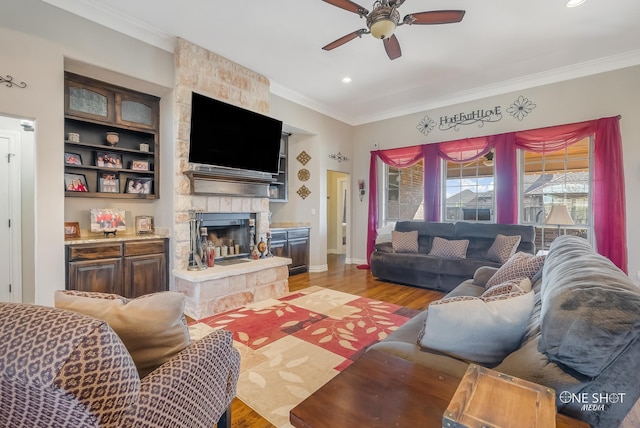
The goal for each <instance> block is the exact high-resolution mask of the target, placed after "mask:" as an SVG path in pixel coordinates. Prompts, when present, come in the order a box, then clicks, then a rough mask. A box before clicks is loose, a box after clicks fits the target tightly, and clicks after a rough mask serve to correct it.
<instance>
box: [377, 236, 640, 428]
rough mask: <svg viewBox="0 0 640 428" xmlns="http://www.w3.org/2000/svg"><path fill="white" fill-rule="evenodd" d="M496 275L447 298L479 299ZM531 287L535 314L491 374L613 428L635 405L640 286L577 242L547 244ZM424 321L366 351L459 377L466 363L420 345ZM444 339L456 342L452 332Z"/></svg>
mask: <svg viewBox="0 0 640 428" xmlns="http://www.w3.org/2000/svg"><path fill="white" fill-rule="evenodd" d="M494 271H496V269H492V268H482V269H480V270H479V271H478V273H477V274H476V276H475V278H474V279H472V280H467V281H464V282H462V283H461V284H460V285H459V286H458V287H457V288H456V289H455V290H453V291H452V292H451V293H449V295H447V296H445V297H455V296H457V297H458V298H461V296H479V295H480V294H481V293H483V292H484V291H485V287H484V284H485V283H486V281H487V279H488V278H490V277H491V275H492V274H493V273H494ZM532 282H533V292H534V298H533V309H532V310H530V311H531V315H530V318H529V323H528V326H527V327H526V329H525V330H524V334H523V336H522V339H521V342H520V345H519V346H517V347H516V349H515V350H514V351H513V352H511V353H509V354H508V355H507V356H506V358H504V359H503V360H502V361H500V362H499V363H498V364H494V365H492V368H493V369H494V370H497V371H500V372H503V373H506V374H509V375H512V376H516V377H519V378H522V379H526V380H529V381H532V382H535V383H538V384H541V385H546V386H548V387H551V388H553V389H555V391H556V404H557V408H558V411H559V412H561V413H564V414H567V415H569V416H572V417H575V418H577V419H580V420H583V421H586V422H588V423H590V424H591V425H592V426H594V427H602V428H613V427H617V426H619V425H620V423H621V422H622V421H623V419H624V418H625V416H626V415H627V413H628V412H629V411H630V409H631V408H632V407H633V406H634V403H636V402H638V403H640V400H638V398H639V397H640V287H638V286H637V285H635V284H634V283H633V282H631V281H630V279H629V278H628V277H627V276H626V275H625V274H624V273H623V272H621V271H620V270H619V269H618V268H617V267H615V266H614V265H613V263H611V262H610V261H609V260H608V259H606V258H605V257H603V256H601V255H599V254H597V253H596V252H595V251H594V250H593V249H592V248H591V246H590V245H589V244H588V242H587V241H586V240H584V239H582V238H579V237H575V236H563V237H560V238H558V239H556V240H555V241H554V242H553V244H552V245H551V248H550V251H549V254H548V255H547V256H546V259H545V261H544V266H543V268H542V269H541V272H540V273H538V274H536V275H535V276H534V277H533V279H532ZM529 294H530V293H529ZM462 298H464V297H462ZM432 305H433V303H432ZM432 308H433V306H432ZM427 315H428V310H425V311H423V312H422V313H421V314H420V315H418V316H416V317H415V318H413V319H411V320H410V321H409V322H407V323H406V324H404V325H403V326H401V327H400V328H399V329H398V330H397V331H395V332H393V333H392V334H391V335H389V337H388V338H386V339H385V340H383V341H381V342H379V343H377V344H375V345H373V346H372V347H371V348H370V349H377V350H379V351H383V352H388V353H391V354H394V355H396V356H399V357H401V358H404V359H407V360H411V361H414V362H416V363H419V364H423V365H427V366H429V367H432V368H435V369H437V370H440V371H443V372H445V373H448V374H451V375H453V376H456V377H459V378H461V377H462V376H463V375H464V373H465V371H466V369H467V366H468V361H465V360H463V359H460V358H457V356H452V355H450V353H448V352H446V351H444V350H442V349H440V350H439V352H436V351H434V350H430V349H427V348H425V347H422V346H420V345H419V344H418V340H419V337H422V334H423V333H424V330H423V329H424V326H425V322H427V323H428V322H429V321H428V317H427ZM432 315H433V314H432ZM460 315H461V316H468V314H460ZM446 334H447V336H448V338H450V340H451V341H455V340H456V338H457V334H456V331H455V330H454V328H453V327H452V328H450V329H448V331H447V332H446ZM489 337H491V336H490V335H489ZM447 340H449V339H447ZM489 340H491V339H489ZM485 365H486V364H485ZM565 391H566V392H565ZM563 392H564V394H563ZM638 405H640V404H638Z"/></svg>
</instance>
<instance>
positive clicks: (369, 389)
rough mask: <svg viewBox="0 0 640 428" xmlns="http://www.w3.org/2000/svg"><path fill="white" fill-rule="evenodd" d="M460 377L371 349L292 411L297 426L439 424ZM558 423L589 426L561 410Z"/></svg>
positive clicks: (412, 425)
mask: <svg viewBox="0 0 640 428" xmlns="http://www.w3.org/2000/svg"><path fill="white" fill-rule="evenodd" d="M459 382H460V379H457V378H454V377H452V376H449V375H446V374H444V373H440V372H438V371H436V370H433V369H430V368H428V367H424V366H421V365H419V364H414V363H411V362H410V361H407V360H404V359H402V358H398V357H394V356H393V355H390V354H387V353H384V352H379V351H375V350H371V351H369V352H367V353H365V354H364V355H363V356H362V357H360V358H359V359H358V360H357V361H356V362H354V363H353V364H352V365H351V366H349V367H348V368H347V369H346V370H344V371H343V372H342V373H340V374H338V375H337V376H336V377H334V378H333V379H332V380H330V381H329V382H328V383H327V384H325V385H324V386H322V387H321V388H320V389H319V390H317V391H316V392H315V393H314V394H312V395H311V396H310V397H309V398H307V399H306V400H304V401H303V402H302V403H300V404H299V405H297V406H296V407H295V408H294V409H293V410H291V413H290V414H289V420H290V421H291V424H292V425H293V426H294V427H296V428H322V427H341V426H366V427H384V428H388V427H400V428H402V427H414V426H415V427H429V428H431V427H441V426H442V415H443V414H444V411H445V409H446V408H447V405H448V404H449V401H451V398H452V397H453V394H454V392H455V391H456V388H457V387H458V383H459ZM556 426H557V427H558V428H568V427H584V428H587V427H589V425H588V424H586V423H584V422H582V421H578V420H575V419H572V418H569V417H567V416H564V415H560V414H558V416H557V425H556Z"/></svg>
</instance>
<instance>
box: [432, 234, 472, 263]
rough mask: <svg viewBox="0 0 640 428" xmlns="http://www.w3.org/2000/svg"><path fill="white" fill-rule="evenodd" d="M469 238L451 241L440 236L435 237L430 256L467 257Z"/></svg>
mask: <svg viewBox="0 0 640 428" xmlns="http://www.w3.org/2000/svg"><path fill="white" fill-rule="evenodd" d="M468 246H469V240H468V239H460V240H457V241H449V240H447V239H444V238H440V237H439V236H435V237H434V238H433V243H432V244H431V251H429V255H430V256H437V257H446V258H448V259H466V258H467V247H468Z"/></svg>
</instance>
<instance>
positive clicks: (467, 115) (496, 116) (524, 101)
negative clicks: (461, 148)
mask: <svg viewBox="0 0 640 428" xmlns="http://www.w3.org/2000/svg"><path fill="white" fill-rule="evenodd" d="M534 108H536V105H535V104H534V103H533V102H532V101H531V100H530V99H528V98H526V97H524V96H522V95H520V96H519V97H518V98H517V99H516V100H515V101H514V102H512V103H511V105H510V106H509V107H508V108H507V109H506V110H507V113H509V114H510V115H511V116H512V117H513V118H515V119H518V120H523V119H524V118H525V117H527V116H528V115H529V114H530V113H531V112H532V111H533V109H534ZM502 111H503V107H501V106H495V107H492V108H488V109H477V110H473V111H468V112H460V113H456V114H454V115H452V116H447V115H445V116H440V123H437V122H436V121H435V120H433V119H432V118H430V117H429V116H428V115H425V116H424V117H423V118H422V119H421V120H420V122H418V125H417V126H416V128H417V129H418V131H420V133H421V134H424V135H428V134H429V133H430V132H431V131H433V130H434V129H435V128H436V125H438V129H439V130H441V131H448V130H450V129H453V130H454V131H459V130H460V125H472V124H474V123H477V124H478V128H482V127H483V126H484V125H485V123H492V122H498V121H500V120H502Z"/></svg>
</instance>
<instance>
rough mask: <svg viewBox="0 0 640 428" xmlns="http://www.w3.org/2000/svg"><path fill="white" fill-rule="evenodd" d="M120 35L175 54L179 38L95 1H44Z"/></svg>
mask: <svg viewBox="0 0 640 428" xmlns="http://www.w3.org/2000/svg"><path fill="white" fill-rule="evenodd" d="M42 1H44V2H45V3H49V4H50V5H52V6H55V7H58V8H60V9H62V10H65V11H68V12H70V13H73V14H75V15H78V16H80V17H82V18H85V19H88V20H90V21H93V22H96V23H98V24H100V25H103V26H105V27H107V28H111V29H112V30H114V31H117V32H119V33H123V34H126V35H127V36H130V37H133V38H134V39H137V40H140V41H142V42H145V43H147V44H149V45H151V46H155V47H157V48H159V49H162V50H164V51H167V52H171V53H174V52H175V49H176V46H177V37H176V36H174V35H172V34H169V33H166V32H164V31H162V30H159V29H158V28H156V27H154V26H152V25H149V24H147V23H145V22H142V21H139V20H137V19H134V18H132V17H131V16H129V15H126V14H124V13H122V12H118V11H116V10H114V9H112V8H109V7H106V6H104V5H103V4H102V3H100V2H97V1H93V0H42Z"/></svg>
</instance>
